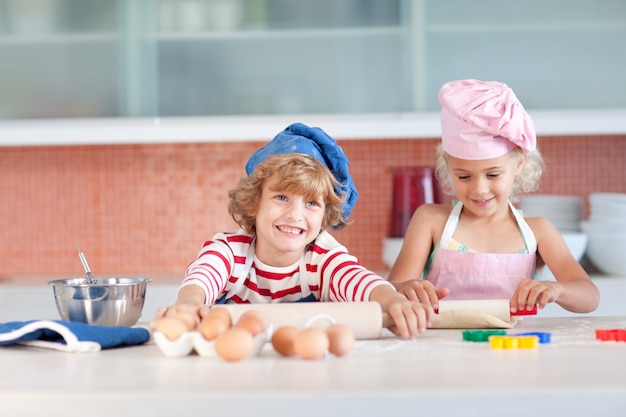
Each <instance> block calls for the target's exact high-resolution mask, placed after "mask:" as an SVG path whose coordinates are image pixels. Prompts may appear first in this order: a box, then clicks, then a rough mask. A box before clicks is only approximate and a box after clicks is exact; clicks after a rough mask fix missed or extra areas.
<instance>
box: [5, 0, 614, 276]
mask: <svg viewBox="0 0 626 417" xmlns="http://www.w3.org/2000/svg"><path fill="white" fill-rule="evenodd" d="M519 3H520V2H515V1H511V2H509V1H495V0H481V1H474V2H464V1H459V0H456V1H453V0H446V1H427V0H404V1H401V0H398V1H392V0H390V1H385V2H379V1H367V0H337V1H322V0H311V1H306V0H298V1H295V0H294V1H280V0H239V1H237V0H232V1H223V0H204V1H200V0H161V1H156V0H155V1H148V0H141V1H132V0H128V1H124V0H119V1H110V2H102V1H92V0H81V1H77V0H32V1H29V2H21V1H14V0H0V53H2V56H3V59H2V61H0V145H2V146H0V195H2V204H0V244H1V246H0V281H2V280H4V281H6V282H12V281H19V280H26V278H27V277H33V276H35V277H45V279H48V278H54V277H71V276H78V275H81V276H82V273H83V272H82V267H81V265H80V263H79V262H78V257H77V248H78V247H80V249H81V250H82V251H83V252H84V253H85V254H86V256H87V258H88V259H89V263H90V265H91V268H92V270H93V271H94V273H95V274H96V275H100V276H103V275H109V274H111V275H129V276H147V277H151V278H153V279H155V281H157V282H168V283H171V282H175V281H177V280H179V279H181V278H182V274H183V272H184V269H185V267H186V266H187V264H188V263H189V262H191V261H192V260H193V259H194V257H195V255H196V253H197V251H198V250H199V249H200V246H201V244H202V242H203V241H204V240H206V239H208V238H210V237H211V236H212V235H213V234H214V233H216V232H218V231H222V230H225V229H230V228H232V227H234V224H233V223H232V221H231V219H230V218H229V216H228V213H227V207H226V205H227V191H228V190H229V189H230V188H232V187H233V186H234V185H235V184H236V182H237V180H238V179H239V178H240V177H241V176H242V175H243V166H244V163H245V161H246V160H247V158H248V156H249V155H250V154H251V153H252V152H253V151H254V150H256V149H257V148H258V147H260V146H262V145H263V143H264V142H265V141H267V140H270V139H271V137H272V135H273V134H275V133H277V130H276V131H275V132H272V134H269V133H267V134H264V135H261V136H263V137H259V135H258V134H257V135H248V134H246V135H242V137H233V136H236V134H233V133H232V132H231V133H230V134H229V135H225V136H223V138H222V139H220V135H216V134H215V132H214V131H213V129H214V127H215V123H213V121H212V120H214V119H212V117H216V116H220V117H227V118H226V119H220V123H221V124H222V125H223V123H224V120H227V123H230V124H232V126H233V127H234V128H236V129H233V131H237V129H242V125H245V126H247V128H248V130H254V129H255V127H256V125H257V124H259V125H261V124H262V122H261V121H262V120H263V117H264V116H268V115H282V116H283V120H289V121H288V122H286V123H285V126H286V125H287V124H288V123H290V122H295V121H301V120H300V119H301V117H300V116H297V115H306V119H307V120H310V121H311V122H310V123H309V124H313V125H318V126H320V127H322V128H325V129H327V130H328V132H329V133H330V134H332V135H335V133H337V135H335V136H336V138H337V139H338V141H339V143H340V144H341V146H342V147H343V148H344V151H345V152H346V154H347V155H348V157H349V158H350V160H351V171H352V173H353V176H354V179H355V182H356V184H357V187H358V189H359V194H360V198H359V202H358V204H357V206H356V208H355V210H354V211H353V216H352V220H353V224H352V225H351V226H349V227H348V228H347V229H346V230H344V231H340V232H337V233H336V236H337V237H338V238H339V240H340V241H342V242H343V243H344V244H345V245H346V246H347V247H348V248H349V250H350V251H351V252H353V253H354V254H355V255H357V256H358V257H359V258H360V259H361V262H362V263H363V264H364V265H366V266H367V267H369V268H371V269H374V270H377V271H384V270H385V269H387V267H386V266H385V264H384V262H383V259H382V245H383V240H384V239H385V238H386V237H387V236H388V235H389V229H390V218H391V196H392V170H393V169H394V168H399V167H420V166H432V165H433V164H434V147H435V145H436V143H437V134H436V133H432V134H426V135H425V134H424V132H420V131H417V130H416V131H415V132H414V134H413V133H412V132H403V134H397V133H396V132H395V131H393V129H391V130H390V132H380V134H377V133H372V132H363V128H362V127H360V126H359V125H358V122H355V125H354V129H352V130H351V132H350V134H348V135H346V134H344V133H345V131H343V132H335V131H334V130H333V129H332V125H330V124H329V125H326V124H325V121H327V120H328V117H327V116H328V115H329V114H330V115H333V116H334V117H335V118H336V117H341V115H361V117H365V118H367V115H368V114H372V115H374V114H378V115H380V114H392V115H393V114H416V113H417V114H421V113H428V112H431V113H432V112H436V111H437V110H438V102H437V91H438V89H439V87H440V85H441V84H442V83H443V82H445V81H447V80H450V79H456V78H466V77H475V78H482V79H496V80H499V81H505V82H507V83H508V84H509V85H511V86H512V87H513V89H514V90H515V91H516V93H517V95H518V96H519V97H520V100H521V101H522V102H523V103H524V104H525V105H526V107H527V108H528V109H529V111H531V114H532V113H533V111H537V112H539V111H542V110H546V109H547V110H551V109H558V110H564V111H572V112H574V113H571V114H577V113H575V112H576V111H578V110H583V112H582V113H578V114H580V115H581V117H580V118H579V119H584V118H585V114H586V113H585V111H586V110H589V112H590V113H592V112H596V111H600V112H602V111H607V112H611V111H613V110H617V111H622V110H623V109H625V108H626V95H624V94H623V92H624V91H626V80H625V79H624V77H623V71H622V69H623V68H624V66H625V64H626V4H625V3H624V2H622V1H610V0H602V1H599V2H598V1H581V2H576V3H575V4H574V5H573V4H572V2H570V1H554V2H543V1H528V2H525V3H524V4H523V6H522V5H520V4H519ZM470 4H471V6H470ZM233 5H235V6H233ZM383 5H384V6H383ZM209 9H210V10H212V12H211V13H208V14H207V13H206V10H209ZM202 11H204V12H205V13H204V14H203V13H201V12H202ZM146 22H148V23H150V25H147V24H146ZM290 114H291V115H293V117H292V116H289V115H290ZM316 114H320V115H323V114H324V116H320V117H319V118H317V117H315V115H316ZM571 114H570V117H569V118H565V119H563V120H570V121H573V122H576V121H577V120H576V119H577V118H576V117H571ZM363 115H365V116H363ZM190 116H193V117H195V118H198V119H202V120H203V122H202V124H201V126H202V127H203V128H205V129H206V135H204V133H203V132H200V133H198V131H197V129H196V130H193V134H191V133H192V130H186V129H185V128H184V127H183V128H181V129H180V131H179V132H178V134H177V135H175V136H176V137H175V138H173V136H172V135H171V134H170V136H169V137H168V138H166V139H171V140H164V139H163V138H154V137H144V136H141V137H140V136H139V135H138V136H136V137H135V136H133V135H134V133H133V128H132V126H133V125H132V123H133V121H136V120H144V119H142V118H146V120H149V121H150V122H151V123H154V124H155V125H158V124H160V123H161V121H163V123H164V125H167V121H168V120H169V119H168V118H172V117H174V118H180V119H185V118H188V117H190ZM231 116H235V117H233V118H231V119H228V117H231ZM250 116H254V117H250ZM102 120H107V121H109V122H110V121H113V123H117V124H118V125H119V126H120V129H118V130H110V132H111V134H110V137H107V132H109V130H106V129H105V130H100V129H99V128H98V127H97V126H99V124H98V123H100V122H101V121H102ZM355 120H358V117H356V118H355ZM90 123H91V124H90ZM59 124H62V125H63V126H69V127H67V128H66V129H62V131H63V132H65V133H67V135H64V134H61V135H60V134H59V133H58V129H56V128H57V127H58V126H59ZM573 124H575V123H573ZM557 125H558V123H557ZM90 126H92V130H91V131H90ZM125 126H127V127H128V126H130V128H128V129H127V130H124V127H125ZM283 127H284V126H283ZM220 129H223V126H222V127H221V128H220ZM243 130H246V129H243ZM121 131H123V132H124V133H120V132H121ZM574 131H575V132H574V133H571V132H572V129H571V126H570V125H569V124H568V123H565V124H561V126H558V128H556V129H555V128H552V129H551V131H550V132H547V131H543V132H542V131H541V130H540V135H539V146H540V149H541V150H542V152H543V154H544V156H545V159H546V162H547V172H546V174H545V176H544V178H543V181H542V183H541V188H540V190H539V193H545V194H565V195H578V196H581V197H583V198H585V199H587V197H588V196H589V194H590V193H592V192H597V191H603V192H620V193H624V192H626V175H624V171H623V169H622V166H623V164H624V162H625V161H626V134H624V130H620V129H617V131H614V130H612V129H611V126H604V125H603V126H596V127H595V128H593V127H592V128H591V129H588V128H585V129H579V130H578V131H576V129H574ZM607 132H608V133H607ZM360 133H363V134H362V136H359V135H360ZM226 136H228V138H226ZM120 138H121V139H120ZM96 139H97V140H96ZM35 145H36V146H35ZM588 214H589V206H588V204H586V206H585V213H584V216H585V217H586V216H588Z"/></svg>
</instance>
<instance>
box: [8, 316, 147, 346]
mask: <svg viewBox="0 0 626 417" xmlns="http://www.w3.org/2000/svg"><path fill="white" fill-rule="evenodd" d="M148 340H150V331H149V330H148V329H146V328H143V327H126V326H116V327H113V326H97V325H90V324H87V323H80V322H69V321H62V320H31V321H13V322H8V323H4V324H2V323H0V345H12V344H18V343H19V344H23V345H28V346H35V347H42V348H48V349H56V350H62V351H65V352H98V351H100V350H101V349H110V348H116V347H122V346H131V345H140V344H143V343H146V342H147V341H148Z"/></svg>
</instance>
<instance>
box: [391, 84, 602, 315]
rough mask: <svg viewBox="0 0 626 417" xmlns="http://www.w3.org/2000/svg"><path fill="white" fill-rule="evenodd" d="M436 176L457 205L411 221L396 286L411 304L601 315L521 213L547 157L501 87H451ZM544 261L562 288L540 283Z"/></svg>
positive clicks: (566, 257)
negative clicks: (498, 301)
mask: <svg viewBox="0 0 626 417" xmlns="http://www.w3.org/2000/svg"><path fill="white" fill-rule="evenodd" d="M439 100H440V102H441V106H442V108H441V128H442V137H441V139H442V140H441V144H440V145H439V146H438V150H437V155H438V162H437V167H436V171H435V172H436V176H437V179H438V180H439V183H440V185H441V187H442V191H443V192H444V193H446V194H449V195H454V196H455V197H456V199H457V201H454V202H453V203H452V205H447V204H425V205H422V206H420V207H419V208H418V209H417V210H416V212H415V213H414V215H413V218H412V219H411V223H410V224H409V226H408V228H407V230H406V234H405V238H404V243H403V246H402V249H401V251H400V254H399V255H398V258H397V260H396V262H395V264H394V266H393V268H392V270H391V273H390V276H389V280H390V281H391V282H392V283H393V284H394V285H395V286H396V288H397V289H398V290H399V291H400V292H402V293H403V294H405V295H406V296H407V297H408V298H409V299H411V300H419V301H421V302H423V303H426V304H430V305H432V306H433V307H434V308H437V303H438V300H439V299H441V298H443V297H447V298H448V299H485V298H491V299H493V298H506V299H510V305H511V312H516V311H518V310H531V309H532V308H533V307H534V306H535V305H536V304H537V305H538V306H539V308H543V307H544V306H545V305H546V304H547V303H550V302H556V303H558V304H559V305H560V306H561V307H563V308H565V309H566V310H569V311H572V312H579V313H586V312H591V311H593V310H595V309H596V307H597V306H598V302H599V293H598V290H597V288H596V286H595V285H594V284H593V283H592V281H591V279H590V278H589V276H588V275H587V273H586V272H585V271H584V270H583V268H582V267H581V266H580V264H578V262H577V261H576V260H575V258H573V256H572V255H571V254H570V252H569V249H568V248H567V246H566V244H565V242H564V240H563V238H562V237H561V235H560V234H559V232H558V230H557V229H556V228H555V226H554V225H552V224H551V223H550V222H549V221H548V220H547V219H545V218H539V217H536V218H524V217H523V216H522V214H521V213H520V212H518V211H517V210H516V209H515V208H514V207H513V204H512V202H513V201H516V200H517V199H518V197H519V194H520V193H524V192H529V191H534V190H535V189H536V188H537V186H538V185H537V184H538V180H539V178H540V176H541V173H542V168H543V160H542V157H541V154H540V153H539V150H538V149H537V147H536V136H535V129H534V125H533V123H532V120H531V119H530V116H529V115H528V114H527V113H526V111H525V110H524V108H523V107H522V105H521V103H520V102H519V101H518V100H517V98H516V97H515V94H514V93H513V91H512V90H511V89H510V88H509V87H508V86H506V85H505V84H503V83H499V82H482V81H478V80H460V81H452V82H449V83H446V84H444V86H443V87H442V88H441V90H440V92H439ZM544 264H547V265H548V266H549V267H550V270H551V271H552V272H553V274H554V276H555V278H556V282H554V281H540V280H538V279H537V276H536V272H535V270H536V267H537V265H539V266H542V265H544Z"/></svg>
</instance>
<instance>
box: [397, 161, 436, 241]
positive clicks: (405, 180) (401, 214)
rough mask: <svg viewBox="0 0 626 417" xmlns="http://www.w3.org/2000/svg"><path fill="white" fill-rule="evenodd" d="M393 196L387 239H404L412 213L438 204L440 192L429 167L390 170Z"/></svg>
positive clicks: (433, 173) (432, 170)
mask: <svg viewBox="0 0 626 417" xmlns="http://www.w3.org/2000/svg"><path fill="white" fill-rule="evenodd" d="M391 172H392V176H393V188H392V191H393V196H392V204H391V230H390V235H389V237H404V233H405V232H406V228H407V227H408V226H409V222H410V221H411V217H412V216H413V213H414V212H415V210H417V208H418V207H419V206H421V205H422V204H425V203H440V202H441V192H440V190H439V186H438V184H437V181H436V180H435V170H434V168H430V167H413V168H395V169H392V171H391Z"/></svg>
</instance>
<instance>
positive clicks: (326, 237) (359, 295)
mask: <svg viewBox="0 0 626 417" xmlns="http://www.w3.org/2000/svg"><path fill="white" fill-rule="evenodd" d="M251 242H252V237H251V236H250V235H249V234H247V233H245V232H244V231H243V230H238V231H236V232H224V233H218V234H216V235H215V236H214V237H213V239H212V240H209V241H207V242H205V243H204V245H203V246H202V249H201V250H200V253H199V255H198V258H197V259H196V260H195V261H194V262H193V263H191V264H190V265H189V267H188V268H187V271H186V273H185V279H184V280H183V282H182V284H181V286H186V285H198V286H199V287H201V288H202V289H203V290H204V294H205V300H206V304H207V305H211V304H213V303H215V302H216V301H217V300H218V299H220V298H221V297H222V296H223V295H225V294H227V293H228V292H229V291H230V290H231V289H232V288H233V286H235V284H236V283H237V281H238V280H239V279H240V277H241V276H242V275H243V273H244V271H245V269H246V266H245V264H246V256H247V253H248V248H249V247H250V244H251ZM302 265H303V266H304V268H303V270H305V272H304V273H305V277H304V279H305V281H304V283H305V285H306V283H308V290H309V292H310V293H311V294H313V295H314V296H315V299H316V300H317V301H368V300H369V295H370V292H371V291H372V289H374V288H375V287H376V286H378V285H391V284H390V283H389V282H388V281H387V280H385V279H384V278H382V277H380V276H379V275H377V274H375V273H373V272H371V271H369V270H367V269H366V268H364V267H363V266H361V264H360V263H359V260H358V259H357V258H356V257H355V256H353V255H350V254H349V253H348V251H347V249H346V248H345V247H344V246H342V245H341V244H339V242H337V240H336V239H335V238H334V237H333V236H332V235H331V234H330V233H328V232H326V231H323V232H321V233H320V234H319V236H318V237H317V238H316V239H315V241H313V242H312V243H311V244H309V245H308V246H307V247H306V249H305V253H304V259H303V262H302ZM300 266H301V262H297V263H295V264H293V265H291V266H287V267H274V266H270V265H266V264H264V263H263V262H261V261H260V260H259V259H258V258H257V257H256V256H255V257H254V260H253V262H252V266H251V267H250V270H249V272H248V274H247V276H246V277H245V281H244V282H243V285H241V286H240V287H239V290H238V291H236V292H235V293H234V294H232V295H231V296H230V297H229V299H228V300H227V302H229V303H259V304H260V303H280V302H293V301H298V300H300V299H301V298H303V297H305V296H306V295H308V294H306V292H303V291H302V289H301V286H300V282H301V281H300V278H301V277H300V269H301V267H300Z"/></svg>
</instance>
